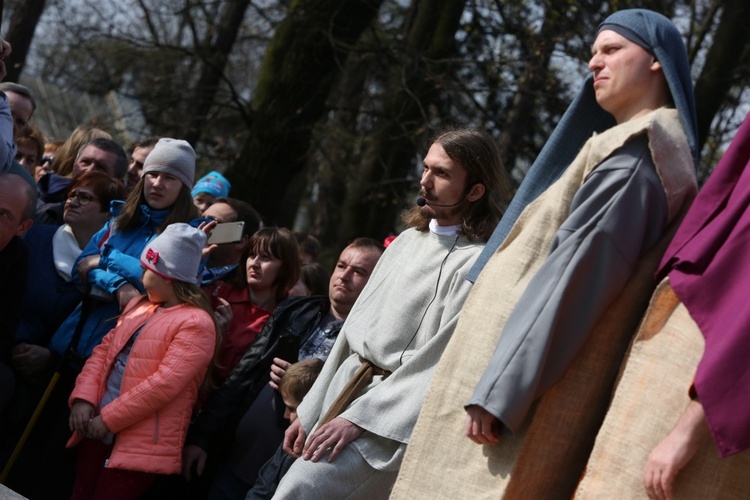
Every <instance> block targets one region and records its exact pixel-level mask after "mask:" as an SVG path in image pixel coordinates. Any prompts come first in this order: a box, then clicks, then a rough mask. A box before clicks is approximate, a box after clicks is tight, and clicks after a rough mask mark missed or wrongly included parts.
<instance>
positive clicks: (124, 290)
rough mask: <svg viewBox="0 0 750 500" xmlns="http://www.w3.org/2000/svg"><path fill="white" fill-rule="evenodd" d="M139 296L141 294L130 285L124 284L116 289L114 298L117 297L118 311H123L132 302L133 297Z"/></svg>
mask: <svg viewBox="0 0 750 500" xmlns="http://www.w3.org/2000/svg"><path fill="white" fill-rule="evenodd" d="M140 295H141V292H139V291H138V289H137V288H136V287H134V286H133V285H131V284H130V283H126V284H124V285H122V286H121V287H120V288H118V289H117V291H116V292H115V296H116V297H117V302H119V303H120V311H122V310H124V309H125V306H127V305H128V303H129V302H130V301H131V300H133V297H138V296H140Z"/></svg>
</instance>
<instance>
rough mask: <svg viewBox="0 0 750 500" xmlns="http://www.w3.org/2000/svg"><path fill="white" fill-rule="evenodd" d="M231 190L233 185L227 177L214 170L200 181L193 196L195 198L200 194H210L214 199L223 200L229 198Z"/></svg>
mask: <svg viewBox="0 0 750 500" xmlns="http://www.w3.org/2000/svg"><path fill="white" fill-rule="evenodd" d="M230 189H232V185H231V184H230V183H229V181H228V180H227V179H226V177H224V176H223V175H221V174H220V173H219V172H217V171H215V170H214V171H212V172H209V173H208V174H206V175H204V176H203V177H201V178H200V179H198V182H196V183H195V187H194V188H193V191H192V193H191V194H192V196H193V197H195V196H196V195H197V194H199V193H208V194H210V195H211V196H213V197H214V198H223V197H225V196H229V190H230Z"/></svg>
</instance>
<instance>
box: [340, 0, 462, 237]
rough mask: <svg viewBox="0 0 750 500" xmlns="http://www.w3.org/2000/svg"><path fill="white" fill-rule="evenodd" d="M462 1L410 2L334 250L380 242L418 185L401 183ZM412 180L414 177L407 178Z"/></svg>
mask: <svg viewBox="0 0 750 500" xmlns="http://www.w3.org/2000/svg"><path fill="white" fill-rule="evenodd" d="M465 3H466V2H465V0H421V1H420V0H415V2H414V3H413V4H412V9H413V10H412V16H411V18H410V20H411V21H412V22H410V23H408V24H407V29H408V32H407V37H406V46H405V47H404V49H403V54H402V56H401V58H402V61H400V62H399V64H396V65H394V75H393V78H392V85H391V88H392V89H393V90H392V93H391V95H390V96H388V97H387V98H386V102H385V104H384V112H383V118H382V119H381V120H380V123H379V124H378V126H377V129H376V132H375V134H374V135H373V137H372V139H371V140H370V141H369V143H368V145H367V146H366V147H364V148H363V149H364V151H365V152H364V153H363V160H362V162H361V167H360V168H359V172H358V173H359V175H358V176H357V177H356V178H353V179H352V180H351V184H350V187H349V190H348V194H347V200H346V203H345V208H344V210H343V213H342V223H341V227H340V229H339V236H338V238H337V243H338V246H341V245H342V244H343V243H344V242H346V241H349V240H351V239H352V238H354V237H356V236H370V237H373V238H376V239H382V238H383V237H384V236H386V235H387V234H388V233H390V232H391V231H392V230H393V229H394V221H395V219H396V216H397V214H398V213H399V212H400V211H401V210H402V209H403V208H404V207H403V206H402V205H401V200H402V199H404V197H405V196H406V195H407V194H408V193H409V192H410V191H414V197H415V198H416V196H417V190H416V188H417V186H416V185H415V184H413V183H408V182H407V181H406V179H408V178H409V177H410V175H409V174H410V173H413V172H415V165H414V161H413V160H414V158H415V155H416V154H418V153H419V147H420V145H421V139H422V138H423V135H424V133H425V132H426V131H427V129H428V124H429V122H430V119H431V118H434V117H431V116H430V115H431V111H430V105H431V104H432V103H433V102H434V100H435V99H436V98H437V96H438V92H439V89H440V84H441V80H442V78H444V77H445V73H446V72H447V71H448V70H449V67H450V66H449V64H448V63H447V62H445V59H446V58H448V57H450V56H451V55H453V54H455V43H454V40H455V34H456V30H457V29H458V26H459V22H460V19H461V14H462V13H463V10H464V6H465ZM411 177H413V175H411Z"/></svg>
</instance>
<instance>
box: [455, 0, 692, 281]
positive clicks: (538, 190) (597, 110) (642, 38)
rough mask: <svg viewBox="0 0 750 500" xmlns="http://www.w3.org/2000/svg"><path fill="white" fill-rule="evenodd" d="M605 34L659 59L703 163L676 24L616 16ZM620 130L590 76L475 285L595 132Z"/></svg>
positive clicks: (485, 254)
mask: <svg viewBox="0 0 750 500" xmlns="http://www.w3.org/2000/svg"><path fill="white" fill-rule="evenodd" d="M602 30H613V31H616V32H617V33H619V34H621V35H622V36H624V37H625V38H627V39H628V40H630V41H632V42H633V43H636V44H638V45H640V46H641V47H643V48H644V49H645V50H648V51H649V52H651V53H652V54H654V56H656V59H657V60H658V61H659V63H660V64H661V67H662V70H663V72H664V76H665V78H666V80H667V84H668V85H669V90H670V92H671V94H672V100H673V101H674V104H675V107H676V108H677V111H678V112H679V115H680V120H681V122H682V126H683V128H684V130H685V135H686V136H687V139H688V144H689V145H690V150H691V151H692V153H693V160H694V161H696V162H697V158H698V151H697V144H698V139H697V137H698V134H697V130H698V127H697V120H696V114H695V99H694V96H693V84H692V82H691V80H690V65H689V64H688V58H687V50H686V49H685V44H684V43H683V42H682V37H681V36H680V33H679V31H678V30H677V28H676V27H675V25H674V24H673V23H672V21H670V20H669V19H667V18H666V17H664V16H663V15H661V14H658V13H656V12H653V11H650V10H645V9H629V10H622V11H619V12H616V13H614V14H612V15H611V16H609V17H608V18H607V19H605V20H604V22H603V23H602V24H600V25H599V29H598V31H597V34H598V33H599V32H600V31H602ZM614 125H616V123H615V120H614V118H613V117H612V115H610V114H609V113H607V112H606V111H604V110H603V109H602V108H601V106H599V104H598V103H597V102H596V94H595V92H594V86H593V76H592V75H589V76H588V77H587V78H586V80H585V81H584V82H583V87H582V88H581V90H580V91H579V92H578V95H577V96H576V97H575V99H573V102H572V103H570V106H568V109H567V110H566V111H565V114H564V115H563V117H562V119H560V122H559V123H558V124H557V127H555V130H554V132H552V135H551V136H550V138H549V140H548V141H547V143H546V144H545V145H544V147H543V148H542V151H541V152H540V153H539V156H537V157H536V160H534V163H533V164H532V165H531V168H530V169H529V172H528V173H527V174H526V177H524V180H523V182H522V183H521V186H520V187H519V188H518V191H517V192H516V195H515V196H514V197H513V200H512V201H511V203H510V205H509V207H508V209H507V210H506V211H505V214H503V218H502V219H500V223H499V224H498V225H497V227H496V228H495V231H494V232H493V233H492V236H491V237H490V239H489V241H488V242H487V245H486V246H485V247H484V250H483V251H482V253H481V254H480V255H479V258H478V259H477V261H476V263H475V264H474V266H473V267H472V269H471V271H470V272H469V274H468V275H467V279H468V280H469V281H472V282H474V281H476V279H477V276H479V273H480V272H481V270H482V269H483V268H484V266H485V264H487V261H489V259H490V257H492V255H493V254H494V253H495V251H496V250H497V249H498V248H499V247H500V245H501V244H502V242H503V241H504V240H505V237H506V236H507V235H508V233H509V232H510V229H511V227H513V224H515V222H516V219H517V218H518V216H519V215H521V212H523V210H524V209H525V208H526V205H528V204H529V203H531V202H532V201H534V200H535V199H536V198H537V197H538V196H539V195H540V194H542V193H543V192H544V191H546V189H547V188H548V187H549V186H551V185H552V184H553V183H554V182H555V181H556V180H557V179H558V178H559V177H560V176H561V175H562V174H563V172H565V170H566V169H567V168H568V166H569V165H570V164H571V163H572V162H573V160H574V159H575V157H576V155H577V154H578V152H579V151H580V150H581V148H582V147H583V144H584V143H585V142H586V141H587V140H588V139H589V138H590V137H591V136H592V135H593V134H594V132H602V131H604V130H607V129H608V128H611V127H613V126H614Z"/></svg>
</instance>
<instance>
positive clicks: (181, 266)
mask: <svg viewBox="0 0 750 500" xmlns="http://www.w3.org/2000/svg"><path fill="white" fill-rule="evenodd" d="M205 245H206V233H204V232H203V231H201V230H200V229H196V228H194V227H193V226H191V225H189V224H185V223H182V222H178V223H175V224H170V225H168V226H167V228H166V229H165V230H164V232H163V233H161V234H160V235H159V236H157V237H156V238H154V239H153V240H152V241H151V242H150V243H149V244H148V245H146V248H144V249H143V252H142V253H141V265H142V266H143V267H145V268H146V269H150V270H151V271H153V272H155V273H156V274H158V275H159V276H161V277H162V278H167V279H171V280H177V281H185V282H187V283H193V284H195V285H197V284H198V283H199V282H200V280H199V279H198V269H199V267H200V263H201V257H202V255H201V252H202V251H203V247H204V246H205Z"/></svg>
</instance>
